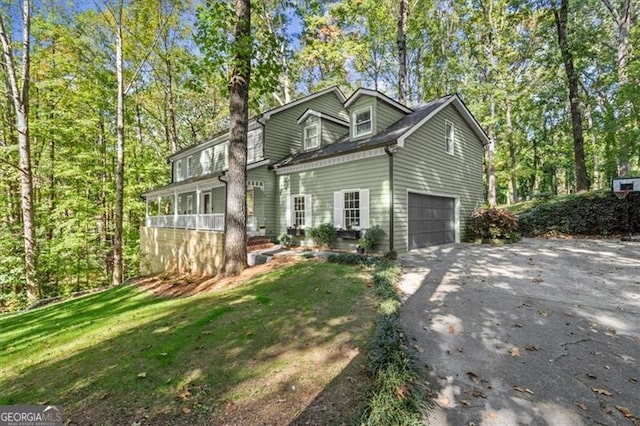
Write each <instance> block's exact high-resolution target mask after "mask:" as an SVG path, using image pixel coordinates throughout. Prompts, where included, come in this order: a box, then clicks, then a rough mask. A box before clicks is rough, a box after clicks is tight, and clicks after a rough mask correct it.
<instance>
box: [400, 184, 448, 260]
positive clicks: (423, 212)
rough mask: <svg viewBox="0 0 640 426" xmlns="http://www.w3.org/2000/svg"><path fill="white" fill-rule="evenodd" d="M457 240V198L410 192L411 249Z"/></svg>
mask: <svg viewBox="0 0 640 426" xmlns="http://www.w3.org/2000/svg"><path fill="white" fill-rule="evenodd" d="M455 241H456V200H455V198H450V197H438V196H434V195H424V194H416V193H413V192H410V193H409V243H408V248H409V250H412V249H418V248H422V247H428V246H434V245H438V244H446V243H454V242H455Z"/></svg>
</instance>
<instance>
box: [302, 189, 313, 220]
mask: <svg viewBox="0 0 640 426" xmlns="http://www.w3.org/2000/svg"><path fill="white" fill-rule="evenodd" d="M304 226H305V228H313V203H312V201H311V194H307V195H305V196H304Z"/></svg>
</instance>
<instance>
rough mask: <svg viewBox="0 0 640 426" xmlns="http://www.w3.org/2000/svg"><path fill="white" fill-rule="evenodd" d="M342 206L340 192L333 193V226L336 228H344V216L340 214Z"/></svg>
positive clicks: (342, 200) (342, 201)
mask: <svg viewBox="0 0 640 426" xmlns="http://www.w3.org/2000/svg"><path fill="white" fill-rule="evenodd" d="M343 205H344V199H343V196H342V192H340V191H338V192H334V193H333V226H334V227H336V228H344V224H343V223H342V222H344V215H343V214H342V213H343V212H342V210H343V208H342V206H343Z"/></svg>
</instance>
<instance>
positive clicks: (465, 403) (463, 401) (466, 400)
mask: <svg viewBox="0 0 640 426" xmlns="http://www.w3.org/2000/svg"><path fill="white" fill-rule="evenodd" d="M460 404H462V405H464V406H465V407H469V406H470V405H471V401H469V400H468V399H461V400H460Z"/></svg>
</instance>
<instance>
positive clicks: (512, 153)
mask: <svg viewBox="0 0 640 426" xmlns="http://www.w3.org/2000/svg"><path fill="white" fill-rule="evenodd" d="M504 112H505V124H506V127H507V143H508V145H509V170H510V175H511V200H512V201H513V202H514V203H517V202H518V201H519V197H518V178H517V175H516V163H517V161H516V143H515V141H514V140H513V123H512V122H511V100H510V99H507V102H506V105H505V111H504Z"/></svg>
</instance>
